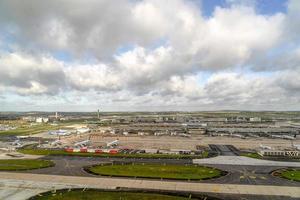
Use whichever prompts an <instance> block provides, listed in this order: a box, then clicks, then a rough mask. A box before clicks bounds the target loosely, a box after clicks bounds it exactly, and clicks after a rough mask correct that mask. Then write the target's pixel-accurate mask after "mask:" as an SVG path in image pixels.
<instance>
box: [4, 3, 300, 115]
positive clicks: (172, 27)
mask: <svg viewBox="0 0 300 200" xmlns="http://www.w3.org/2000/svg"><path fill="white" fill-rule="evenodd" d="M299 19H300V1H299V0H164V1H161V0H115V1H111V0H51V1H40V0H26V1H23V0H0V111H53V112H54V111H96V110H97V109H100V110H102V111H206V110H297V111H298V110H300V20H299Z"/></svg>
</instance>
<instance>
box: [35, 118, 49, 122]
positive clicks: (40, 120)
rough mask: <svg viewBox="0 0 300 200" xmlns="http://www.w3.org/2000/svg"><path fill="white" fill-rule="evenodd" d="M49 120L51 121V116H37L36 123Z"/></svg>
mask: <svg viewBox="0 0 300 200" xmlns="http://www.w3.org/2000/svg"><path fill="white" fill-rule="evenodd" d="M47 122H49V118H47V117H38V118H36V123H47Z"/></svg>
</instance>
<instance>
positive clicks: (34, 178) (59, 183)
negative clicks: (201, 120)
mask: <svg viewBox="0 0 300 200" xmlns="http://www.w3.org/2000/svg"><path fill="white" fill-rule="evenodd" d="M0 182H1V184H0V187H1V191H3V190H4V191H9V188H10V191H12V190H11V189H12V188H13V187H14V188H15V189H17V191H20V192H22V191H23V190H24V189H26V190H30V189H31V190H32V191H35V192H32V193H31V195H34V194H37V193H39V192H43V191H46V190H54V189H61V188H70V187H72V188H74V187H79V188H85V187H87V188H96V189H114V188H119V187H120V188H134V189H151V190H169V191H184V192H197V193H219V194H233V195H259V196H265V195H272V196H285V197H291V198H300V187H292V186H266V185H238V184H211V183H195V182H180V181H172V182H167V181H158V180H137V179H136V180H135V179H121V178H120V179H119V178H113V179H111V178H102V177H99V178H98V177H97V178H94V177H75V176H58V175H44V174H43V175H42V174H27V173H10V172H0ZM7 188H8V189H7ZM0 194H2V193H0ZM16 194H17V193H16ZM0 197H1V196H0ZM6 199H8V200H9V199H15V200H23V199H22V198H10V197H9V198H6ZM24 199H26V198H24Z"/></svg>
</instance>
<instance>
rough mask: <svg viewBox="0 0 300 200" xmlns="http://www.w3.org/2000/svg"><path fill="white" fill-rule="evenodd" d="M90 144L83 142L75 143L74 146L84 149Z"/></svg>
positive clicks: (87, 141)
mask: <svg viewBox="0 0 300 200" xmlns="http://www.w3.org/2000/svg"><path fill="white" fill-rule="evenodd" d="M90 142H91V141H90V140H84V141H81V142H77V143H75V144H74V146H79V147H85V146H87V145H88V144H89V143H90Z"/></svg>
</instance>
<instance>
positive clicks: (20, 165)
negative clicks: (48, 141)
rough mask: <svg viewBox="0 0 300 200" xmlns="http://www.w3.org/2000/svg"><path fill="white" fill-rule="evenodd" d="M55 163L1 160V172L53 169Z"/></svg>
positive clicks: (31, 160)
mask: <svg viewBox="0 0 300 200" xmlns="http://www.w3.org/2000/svg"><path fill="white" fill-rule="evenodd" d="M53 165H54V163H53V162H51V161H48V160H33V159H30V160H29V159H28V160H17V159H15V160H0V170H2V171H17V170H29V169H39V168H45V167H51V166H53Z"/></svg>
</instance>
